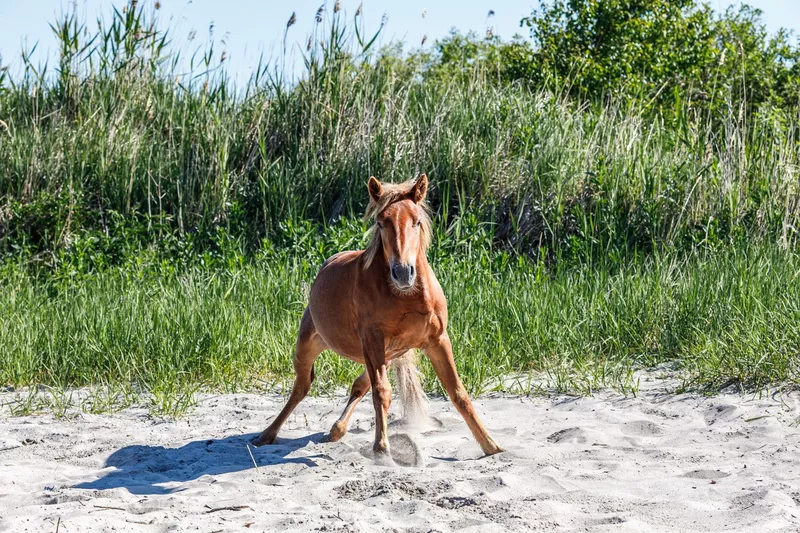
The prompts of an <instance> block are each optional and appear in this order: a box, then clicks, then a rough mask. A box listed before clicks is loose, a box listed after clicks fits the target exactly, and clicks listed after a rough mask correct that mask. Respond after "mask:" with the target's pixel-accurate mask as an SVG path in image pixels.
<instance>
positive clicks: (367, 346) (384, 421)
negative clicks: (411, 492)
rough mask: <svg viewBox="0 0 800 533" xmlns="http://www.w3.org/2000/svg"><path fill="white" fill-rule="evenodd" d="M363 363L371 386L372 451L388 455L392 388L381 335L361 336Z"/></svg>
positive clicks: (367, 334) (366, 334)
mask: <svg viewBox="0 0 800 533" xmlns="http://www.w3.org/2000/svg"><path fill="white" fill-rule="evenodd" d="M361 345H362V349H363V353H364V362H365V363H366V366H367V375H368V376H369V381H370V384H371V385H372V403H373V405H374V406H375V443H374V444H373V445H372V449H373V451H374V452H375V454H376V455H385V456H388V455H389V407H390V406H391V405H392V387H391V385H389V375H388V368H387V365H386V346H385V344H384V337H383V333H382V332H380V331H379V330H369V331H367V332H365V333H364V334H363V335H362V336H361Z"/></svg>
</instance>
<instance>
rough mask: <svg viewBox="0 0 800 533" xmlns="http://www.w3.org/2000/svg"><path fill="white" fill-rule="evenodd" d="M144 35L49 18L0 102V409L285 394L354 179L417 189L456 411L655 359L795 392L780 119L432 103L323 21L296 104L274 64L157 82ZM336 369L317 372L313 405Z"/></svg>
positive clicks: (210, 59) (555, 105) (788, 149)
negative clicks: (147, 397)
mask: <svg viewBox="0 0 800 533" xmlns="http://www.w3.org/2000/svg"><path fill="white" fill-rule="evenodd" d="M156 15H157V13H156V12H155V11H152V10H151V8H150V7H148V4H146V3H145V2H139V3H138V6H134V5H133V4H129V5H128V8H127V9H126V10H124V11H115V13H114V15H113V17H112V18H111V19H110V20H109V21H108V22H107V23H101V24H100V26H99V30H97V32H96V33H94V32H93V28H90V27H88V26H87V27H84V26H83V25H82V24H81V23H80V22H79V20H80V17H78V16H77V15H76V14H68V15H67V16H65V18H64V19H63V20H61V21H60V22H59V23H57V24H55V25H54V31H56V32H57V35H58V38H59V42H60V43H61V47H62V50H61V57H60V60H59V62H58V65H57V66H56V67H55V68H54V69H48V68H45V67H42V66H40V65H38V64H37V63H36V62H35V61H34V59H33V58H31V57H29V56H27V55H26V56H25V64H26V67H25V69H24V72H23V74H22V76H21V77H17V78H14V77H10V76H8V75H3V76H2V77H0V120H2V122H0V253H2V254H3V256H4V259H3V261H2V263H0V383H6V384H9V385H12V386H15V387H16V386H26V385H34V386H35V385H46V386H52V387H55V389H54V390H57V391H63V390H67V389H69V388H70V387H73V386H81V385H100V384H105V385H106V386H108V387H110V389H108V390H112V391H121V392H119V394H117V393H110V395H111V396H113V397H114V398H116V397H117V396H122V397H126V398H127V397H130V395H129V394H128V393H129V392H131V390H133V388H137V387H138V388H140V389H144V390H147V391H150V392H151V393H152V397H153V398H154V404H155V407H156V409H157V410H160V411H167V412H175V411H180V410H182V409H184V408H185V407H186V406H187V405H188V402H189V399H188V398H189V397H190V396H191V392H192V391H194V390H196V389H197V388H198V387H210V388H214V389H221V390H241V389H249V388H254V387H265V388H272V387H275V386H283V385H286V383H287V382H288V380H290V379H291V368H292V366H291V356H292V346H293V343H294V337H295V334H296V327H297V323H298V320H299V317H300V315H301V313H302V310H303V306H304V305H305V301H306V296H307V290H308V286H309V283H310V282H311V281H312V279H313V276H314V273H315V272H316V269H317V268H318V265H319V264H321V262H322V261H323V260H324V259H325V258H326V257H327V256H328V255H331V254H332V253H334V252H336V251H339V250H341V249H346V248H358V247H359V246H361V245H363V230H364V227H363V225H362V224H361V223H359V222H356V219H357V217H358V216H360V214H361V211H362V208H363V205H364V202H365V199H366V194H365V186H364V183H365V182H366V179H367V177H368V176H370V175H376V176H378V177H381V178H382V179H386V180H395V181H396V180H404V179H407V178H408V177H410V176H412V175H414V174H416V173H418V172H423V171H424V172H426V173H427V174H428V176H429V177H430V178H431V179H432V183H433V187H432V191H431V200H432V205H433V207H434V210H435V220H436V226H437V227H436V232H437V238H436V241H435V246H434V248H433V249H432V251H431V261H432V263H433V265H434V267H435V269H436V270H437V272H438V274H439V278H440V281H441V282H442V285H443V287H444V289H445V292H446V294H447V296H448V298H449V300H450V309H451V313H450V314H451V338H452V339H453V342H454V346H455V351H456V357H457V362H458V365H459V368H460V370H461V372H462V375H463V377H464V380H465V382H466V383H467V385H468V387H469V388H470V390H471V391H472V392H473V393H481V392H486V391H490V390H514V391H517V392H530V391H532V390H537V388H538V387H545V388H556V389H558V390H564V391H577V392H583V393H586V392H590V391H592V390H595V389H596V388H598V387H605V386H612V387H616V388H619V389H621V390H625V391H631V390H633V391H635V390H636V388H637V383H636V379H635V375H634V372H635V370H637V369H639V368H643V367H651V366H653V365H657V364H659V363H662V362H667V361H669V362H674V364H675V365H677V368H679V369H680V370H681V372H682V375H683V376H684V379H685V381H686V385H687V386H692V387H700V388H708V389H711V390H713V389H715V388H718V387H720V386H723V385H725V384H728V383H735V384H739V385H741V386H745V387H759V386H762V385H765V384H768V383H774V382H781V381H789V382H794V383H796V382H797V381H798V363H797V355H798V350H799V349H800V342H799V341H800V326H798V323H800V321H798V318H800V316H798V314H799V313H798V305H799V304H798V303H797V302H800V289H798V281H797V273H798V272H800V258H798V256H797V254H796V242H797V229H796V228H797V227H798V214H799V213H800V190H799V187H798V180H797V168H798V163H800V144H799V143H798V139H797V133H796V132H797V131H798V125H800V124H799V121H798V117H796V116H788V115H786V114H785V113H784V112H778V111H773V110H769V109H761V110H756V111H754V112H750V111H746V110H745V107H743V106H741V107H740V106H731V108H730V109H729V111H728V112H727V113H726V114H725V115H724V116H720V115H718V114H715V113H712V112H710V111H706V110H703V109H702V108H696V107H693V105H691V104H689V103H686V104H678V105H677V106H676V107H675V108H674V109H669V110H665V109H657V108H653V107H652V105H651V104H652V102H649V101H647V100H641V101H631V100H626V101H623V100H618V99H615V98H614V97H609V98H608V99H607V100H605V101H604V102H593V103H582V102H575V101H570V100H568V99H566V98H564V97H562V96H561V95H560V94H559V93H558V92H557V91H555V92H554V91H550V90H547V89H544V88H535V87H529V86H525V85H522V84H520V85H510V86H501V85H499V84H498V83H497V82H496V80H494V79H493V78H492V73H491V72H489V71H485V70H482V67H480V65H479V66H476V68H475V70H474V72H473V73H471V75H469V76H463V75H459V76H458V77H454V78H453V79H452V80H448V79H446V78H442V77H441V76H439V75H437V76H436V77H432V76H430V75H429V74H430V71H429V66H430V65H429V63H428V62H429V61H435V58H434V59H431V58H430V57H429V56H427V55H425V54H415V53H411V54H402V53H400V52H397V49H396V48H394V47H390V48H387V49H383V50H377V49H376V48H375V44H374V43H375V42H376V41H375V40H374V39H373V37H372V35H371V34H369V33H368V32H367V31H366V29H365V28H364V27H363V24H362V21H361V19H360V17H356V18H355V19H354V20H349V19H345V18H344V12H343V11H342V12H339V13H325V14H324V16H323V17H322V22H320V24H319V26H318V27H316V28H315V32H316V33H315V38H314V39H312V40H311V47H310V49H309V50H308V52H307V56H306V58H305V59H306V62H305V65H306V71H305V73H304V74H303V75H302V76H301V78H300V79H298V80H289V79H287V78H286V75H285V74H284V71H283V70H281V61H280V60H279V61H278V63H275V64H265V65H264V66H262V67H260V68H259V69H258V70H257V71H256V72H255V73H254V74H253V76H252V78H251V80H250V81H249V82H248V83H247V84H246V86H244V87H236V86H233V85H232V83H231V81H230V79H229V77H228V76H227V74H226V73H225V70H224V64H223V63H222V58H221V57H220V56H219V52H218V51H217V52H214V50H213V48H211V47H209V48H208V49H204V50H201V54H200V55H198V56H196V59H197V61H194V62H193V63H192V66H191V69H190V70H191V72H190V73H189V74H186V73H183V74H182V73H181V69H180V68H179V67H180V66H181V65H183V64H184V63H183V61H182V60H181V58H180V57H179V56H178V55H177V54H176V53H174V52H173V51H172V50H173V48H172V47H171V45H170V44H169V43H168V40H169V39H168V37H167V34H166V33H165V32H164V30H163V29H162V28H160V26H159V25H158V21H157V16H156ZM41 266H44V268H41ZM358 371H359V369H358V368H356V367H355V365H353V364H351V363H348V362H347V361H344V360H342V359H339V358H337V357H335V356H333V355H331V354H327V355H324V356H323V357H322V359H321V361H320V363H318V367H317V376H318V380H317V384H316V385H315V386H316V387H317V388H316V389H315V390H316V391H325V390H329V389H330V388H332V387H336V386H342V385H346V384H348V382H349V381H350V380H351V379H352V378H353V377H354V376H355V375H356V374H357V373H358ZM425 372H426V375H427V378H428V379H427V380H426V386H427V387H428V388H429V389H432V390H436V388H437V387H438V385H437V382H436V381H435V380H433V379H432V374H431V370H430V368H429V367H427V366H425ZM514 376H516V377H514ZM26 398H28V397H26ZM53 398H56V396H53ZM59 398H61V399H63V396H58V397H57V401H55V403H57V404H59V405H63V403H64V402H63V401H62V400H61V399H59ZM25 401H27V400H24V399H23V404H24V405H28V404H25ZM113 403H114V400H113V398H111V399H109V398H99V399H96V401H94V403H93V404H92V405H93V406H94V407H92V408H98V409H102V408H103V407H102V406H104V405H105V406H110V405H112V404H113ZM97 406H99V407H97ZM26 409H27V408H26ZM23 410H24V409H23Z"/></svg>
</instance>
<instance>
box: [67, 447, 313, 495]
mask: <svg viewBox="0 0 800 533" xmlns="http://www.w3.org/2000/svg"><path fill="white" fill-rule="evenodd" d="M256 435H257V434H256V433H252V434H247V435H237V436H233V437H228V438H226V439H220V440H216V439H210V440H196V441H192V442H189V443H188V444H184V445H183V446H181V447H179V448H166V447H164V446H146V445H140V444H136V445H132V446H125V447H124V448H120V449H119V450H117V451H115V452H114V453H112V454H111V456H110V457H109V458H108V459H107V460H106V463H105V466H106V468H109V467H113V468H114V470H111V471H110V472H107V473H106V474H105V475H104V476H103V477H101V478H99V479H96V480H95V481H90V482H85V483H79V484H78V485H75V488H77V489H95V490H106V489H115V488H125V489H127V490H128V491H129V492H130V493H132V494H170V493H172V492H177V491H180V490H182V489H181V488H180V487H178V488H168V487H162V486H159V485H161V484H165V483H170V482H185V481H191V480H193V479H197V478H199V477H202V476H205V475H218V474H227V473H229V472H239V471H242V470H248V469H252V468H255V465H254V461H255V463H256V464H258V467H259V468H265V467H267V468H268V467H269V466H273V465H279V464H288V463H298V464H303V465H306V466H311V467H314V466H317V463H316V462H315V461H314V458H315V457H323V456H321V455H320V456H314V455H312V456H307V457H289V455H291V454H292V452H294V451H296V450H298V449H300V448H303V447H304V446H306V445H308V444H310V443H319V442H323V441H324V440H325V438H326V434H325V433H315V434H313V435H308V436H305V437H301V438H297V439H283V438H279V439H278V441H277V442H276V443H275V444H273V445H270V446H262V447H261V448H254V447H253V446H252V445H250V441H251V440H252V439H253V438H254V437H255V436H256ZM248 445H250V446H249V451H248ZM251 453H252V457H251V455H250V454H251Z"/></svg>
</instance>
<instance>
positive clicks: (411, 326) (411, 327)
mask: <svg viewBox="0 0 800 533" xmlns="http://www.w3.org/2000/svg"><path fill="white" fill-rule="evenodd" d="M439 323H440V320H439V318H438V317H437V315H436V314H435V313H433V312H426V311H422V312H419V311H408V312H404V313H402V314H401V315H400V316H399V317H397V318H396V319H394V320H392V321H390V322H389V323H387V324H386V325H385V326H386V327H385V328H384V335H385V338H386V351H387V352H389V353H393V352H403V351H406V350H409V349H411V348H419V347H420V346H423V345H424V344H427V341H428V339H429V338H430V337H431V335H432V334H434V333H435V330H438V329H439V327H440V326H439Z"/></svg>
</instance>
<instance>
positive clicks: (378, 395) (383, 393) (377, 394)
mask: <svg viewBox="0 0 800 533" xmlns="http://www.w3.org/2000/svg"><path fill="white" fill-rule="evenodd" d="M372 397H373V398H374V400H375V403H376V404H380V405H381V407H383V408H384V409H386V410H388V409H389V406H390V405H391V404H392V387H391V386H390V385H389V383H388V382H387V381H382V382H380V383H378V384H377V385H375V386H373V387H372Z"/></svg>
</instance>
